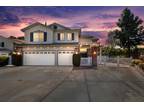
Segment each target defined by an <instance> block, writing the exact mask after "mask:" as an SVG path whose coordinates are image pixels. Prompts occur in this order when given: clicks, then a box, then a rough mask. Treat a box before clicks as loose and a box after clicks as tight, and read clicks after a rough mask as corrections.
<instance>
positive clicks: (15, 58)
mask: <svg viewBox="0 0 144 108" xmlns="http://www.w3.org/2000/svg"><path fill="white" fill-rule="evenodd" d="M12 64H13V65H15V66H22V55H17V54H13V55H12Z"/></svg>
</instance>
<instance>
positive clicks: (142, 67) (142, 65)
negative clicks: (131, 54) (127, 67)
mask: <svg viewBox="0 0 144 108" xmlns="http://www.w3.org/2000/svg"><path fill="white" fill-rule="evenodd" d="M139 67H140V68H141V69H142V70H143V71H144V63H140V64H139Z"/></svg>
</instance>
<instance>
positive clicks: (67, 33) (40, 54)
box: [22, 22, 81, 66]
mask: <svg viewBox="0 0 144 108" xmlns="http://www.w3.org/2000/svg"><path fill="white" fill-rule="evenodd" d="M22 31H23V32H24V40H25V41H26V43H25V44H23V46H22V52H23V65H53V66H54V65H72V56H73V54H74V53H75V52H76V51H78V47H79V40H80V39H79V38H80V34H81V29H72V28H69V27H64V26H63V25H60V24H57V23H53V24H50V25H46V24H41V23H39V22H37V23H34V24H32V25H30V26H28V27H26V28H23V29H22Z"/></svg>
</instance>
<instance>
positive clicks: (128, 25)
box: [116, 8, 144, 57]
mask: <svg viewBox="0 0 144 108" xmlns="http://www.w3.org/2000/svg"><path fill="white" fill-rule="evenodd" d="M142 23H143V21H142V20H141V19H140V18H139V17H138V16H135V15H134V14H133V13H132V12H131V11H130V9H128V8H126V9H124V10H123V12H122V14H121V17H120V19H119V20H118V22H117V26H118V27H119V29H118V30H116V34H117V38H118V39H119V40H120V46H121V47H123V48H127V49H128V56H129V57H130V56H131V49H132V48H136V46H137V45H138V44H140V40H141V39H140V37H141V36H142V35H143V34H144V27H143V26H142Z"/></svg>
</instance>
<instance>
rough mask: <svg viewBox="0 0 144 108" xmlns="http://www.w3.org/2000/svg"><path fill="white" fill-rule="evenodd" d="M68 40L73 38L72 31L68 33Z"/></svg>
mask: <svg viewBox="0 0 144 108" xmlns="http://www.w3.org/2000/svg"><path fill="white" fill-rule="evenodd" d="M67 40H69V41H71V40H72V34H71V33H68V34H67Z"/></svg>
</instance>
